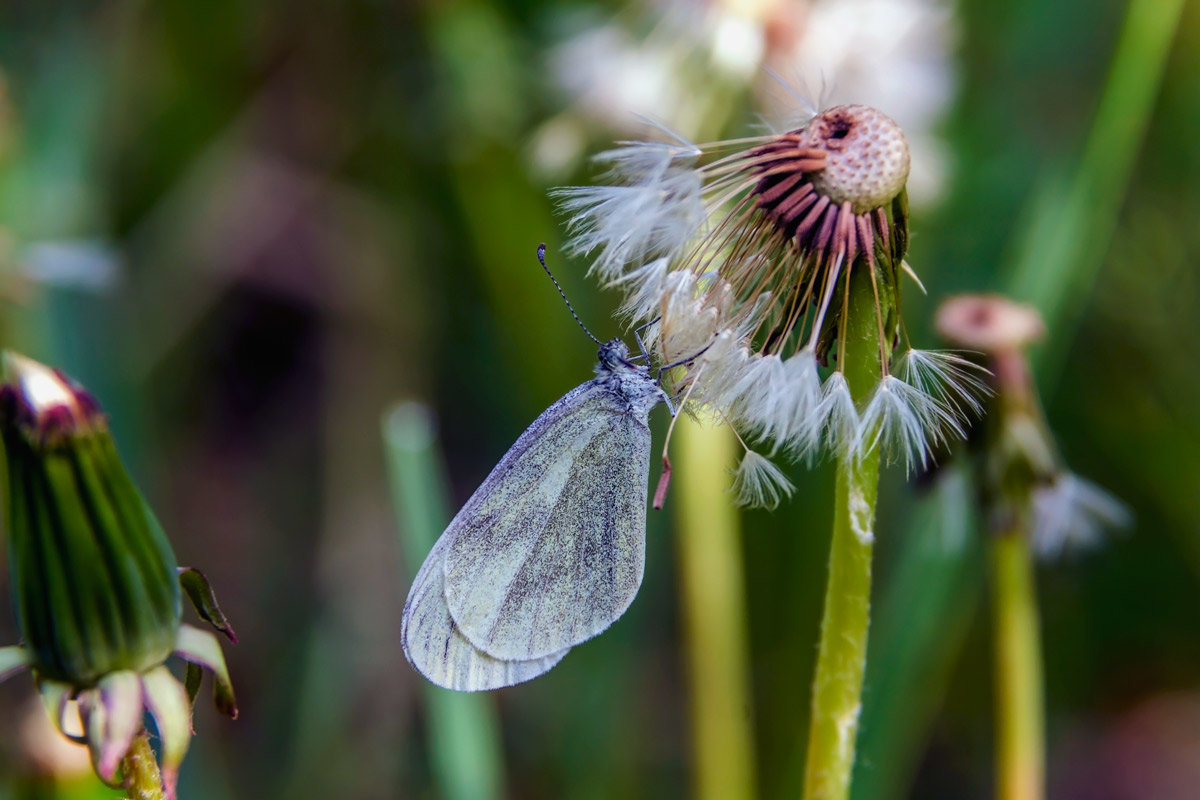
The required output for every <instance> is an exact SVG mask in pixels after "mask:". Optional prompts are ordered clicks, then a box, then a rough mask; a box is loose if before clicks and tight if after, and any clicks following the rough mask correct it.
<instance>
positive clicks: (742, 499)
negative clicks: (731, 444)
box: [733, 450, 795, 510]
mask: <svg viewBox="0 0 1200 800" xmlns="http://www.w3.org/2000/svg"><path fill="white" fill-rule="evenodd" d="M793 491H795V487H794V486H792V483H791V481H789V480H788V479H787V476H786V475H784V474H783V470H781V469H779V467H777V466H775V465H774V464H773V463H771V461H770V460H769V459H768V458H766V457H765V456H763V455H761V454H759V453H756V452H754V451H753V450H747V451H746V454H745V456H743V457H742V460H741V463H739V464H738V467H737V469H736V470H734V472H733V492H734V495H735V496H736V502H737V504H738V505H740V506H746V507H748V508H765V509H767V510H773V509H775V508H777V507H778V506H779V503H780V501H781V500H783V498H785V497H791V496H792V492H793Z"/></svg>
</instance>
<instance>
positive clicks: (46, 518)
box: [0, 353, 236, 797]
mask: <svg viewBox="0 0 1200 800" xmlns="http://www.w3.org/2000/svg"><path fill="white" fill-rule="evenodd" d="M4 371H5V377H6V382H5V384H4V385H3V386H0V438H2V439H3V444H4V453H5V459H6V465H7V469H6V483H5V484H4V486H3V489H4V495H5V496H4V501H5V502H4V506H5V512H4V513H5V528H6V532H7V535H8V539H9V553H10V568H11V570H12V586H13V594H14V597H15V600H16V609H17V619H18V624H19V627H20V630H21V634H22V636H23V638H24V641H25V644H24V646H22V647H6V648H0V679H3V678H5V677H7V676H8V675H10V674H12V673H13V672H15V671H17V670H19V669H21V668H28V669H30V670H31V671H32V672H33V673H34V676H35V677H36V679H37V681H38V686H39V689H40V690H41V692H42V696H43V700H44V701H45V704H46V707H47V709H48V710H49V711H50V712H51V718H52V721H53V722H54V723H55V725H56V726H58V727H59V729H60V730H62V715H63V713H64V712H65V710H66V707H67V702H68V701H69V700H71V699H75V700H77V701H78V706H79V711H80V716H81V718H82V720H83V725H84V740H85V741H86V743H87V745H88V749H89V751H90V752H91V756H92V763H93V765H94V767H95V769H96V773H97V774H98V775H99V776H100V778H101V779H103V780H104V781H106V782H108V783H110V784H113V785H119V784H120V779H121V771H120V768H121V763H122V761H123V759H124V758H125V757H126V755H127V753H128V752H129V750H130V747H131V744H132V742H133V741H134V738H135V737H136V736H137V735H138V733H139V732H140V731H141V730H142V718H143V715H144V714H145V713H146V712H147V711H149V712H150V713H151V714H152V715H153V716H154V717H155V719H156V721H157V723H158V730H159V735H160V737H161V739H162V757H163V765H162V775H163V780H164V785H165V788H166V790H167V794H168V796H169V797H170V796H173V794H174V781H175V775H176V772H177V770H178V766H179V763H180V762H181V761H182V759H183V755H184V753H185V752H186V749H187V744H188V741H189V737H190V726H191V708H190V701H189V696H188V692H187V690H185V688H184V686H183V685H182V684H181V683H180V682H179V681H177V680H176V679H175V678H174V677H173V676H172V675H171V673H170V672H169V671H168V670H167V668H166V667H165V666H164V662H165V661H166V660H167V658H168V657H169V656H170V655H171V654H172V653H173V652H176V653H179V654H180V655H182V656H183V657H184V658H185V659H187V660H188V661H189V662H191V664H194V665H202V666H205V667H208V668H209V669H211V670H212V671H213V673H214V675H215V676H216V686H217V699H218V707H221V708H222V709H223V710H225V711H227V712H229V713H231V714H236V706H235V705H234V702H233V692H232V689H231V688H230V686H229V678H228V674H227V672H226V669H225V662H224V657H223V656H222V655H221V651H220V647H219V645H218V644H217V641H216V638H215V637H213V636H212V634H211V633H206V632H204V631H200V630H197V629H195V628H191V627H189V626H187V625H182V624H181V599H182V595H183V591H182V588H181V585H180V577H179V575H180V570H179V568H178V566H177V565H176V562H175V556H174V554H173V553H172V551H171V546H170V544H169V543H168V541H167V538H166V535H165V534H164V533H163V530H162V528H161V527H160V526H159V524H158V521H157V520H156V519H155V517H154V514H153V513H152V512H151V511H150V508H149V506H148V505H147V503H146V501H145V499H144V498H143V497H142V495H141V493H140V492H139V491H138V490H137V487H135V486H134V484H133V482H132V481H131V480H130V478H129V475H128V474H127V473H126V472H125V468H124V467H123V466H122V464H121V460H120V458H119V457H118V455H117V451H116V447H115V445H114V444H113V440H112V436H111V434H110V433H109V430H108V424H107V422H106V420H105V417H104V415H103V414H102V413H101V411H100V408H99V406H98V405H97V403H96V401H95V400H94V399H93V398H92V397H91V395H89V394H88V393H87V392H86V391H84V390H83V389H82V388H80V387H79V386H77V385H76V384H74V383H73V382H72V381H71V380H70V379H68V378H67V377H66V376H65V375H63V374H62V373H61V372H59V371H57V370H53V369H50V368H49V367H46V366H44V365H42V364H39V363H37V362H36V361H32V360H30V359H28V358H25V357H23V356H19V355H16V354H14V353H6V354H5V355H4ZM185 582H186V585H187V586H188V595H189V597H192V598H194V599H195V598H200V600H201V601H202V602H200V607H201V616H202V617H204V618H205V619H207V620H209V621H213V622H214V623H215V624H218V627H219V626H220V624H223V625H225V627H226V628H227V627H228V626H227V623H225V621H224V617H223V616H222V615H221V614H220V612H219V610H218V609H217V606H216V602H215V600H213V599H212V596H211V591H210V590H209V589H208V586H207V583H206V582H205V581H204V580H203V576H200V575H199V573H196V572H194V571H193V570H188V571H186V581H185ZM227 632H228V633H229V634H230V636H231V637H232V632H231V631H227ZM195 678H196V675H195V674H194V673H193V668H192V667H191V665H189V681H191V682H194V680H195Z"/></svg>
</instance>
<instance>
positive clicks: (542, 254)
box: [537, 244, 604, 345]
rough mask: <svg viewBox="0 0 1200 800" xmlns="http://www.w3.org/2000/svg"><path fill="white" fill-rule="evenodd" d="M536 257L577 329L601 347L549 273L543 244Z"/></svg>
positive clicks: (539, 247)
mask: <svg viewBox="0 0 1200 800" xmlns="http://www.w3.org/2000/svg"><path fill="white" fill-rule="evenodd" d="M537 256H538V262H539V263H540V264H541V265H542V269H544V270H546V274H547V275H549V276H550V280H551V281H552V282H553V283H554V288H555V289H558V293H559V295H561V296H562V299H563V302H564V303H566V304H567V310H568V311H570V312H571V316H572V317H574V318H575V321H576V322H578V323H579V327H581V328H583V332H584V333H586V334H587V335H588V338H589V339H591V340H592V341H593V342H595V343H596V344H599V345H603V344H604V342H602V341H600V340H599V339H597V338H596V337H595V336H593V335H592V332H591V331H589V330H588V327H587V325H584V324H583V320H581V319H580V318H579V315H578V314H576V313H575V307H574V306H573V305H571V301H570V300H568V299H567V293H566V292H564V291H563V288H562V287H561V286H559V285H558V280H557V279H556V278H555V277H554V273H553V272H551V271H550V268H549V267H547V266H546V245H545V244H539V245H538V249H537Z"/></svg>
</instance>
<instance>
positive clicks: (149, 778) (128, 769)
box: [121, 730, 166, 800]
mask: <svg viewBox="0 0 1200 800" xmlns="http://www.w3.org/2000/svg"><path fill="white" fill-rule="evenodd" d="M121 774H122V775H123V776H124V783H125V788H126V789H127V790H128V791H129V798H130V800H165V798H166V793H165V792H164V791H163V785H162V774H161V773H160V772H159V769H158V761H156V760H155V758H154V750H152V749H151V748H150V737H149V736H148V735H147V734H146V731H145V730H143V731H142V732H141V733H139V734H138V735H137V736H135V737H134V739H133V744H132V745H130V747H129V752H128V753H126V754H125V758H124V759H122V760H121Z"/></svg>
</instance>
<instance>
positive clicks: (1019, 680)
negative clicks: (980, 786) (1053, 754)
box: [992, 523, 1045, 800]
mask: <svg viewBox="0 0 1200 800" xmlns="http://www.w3.org/2000/svg"><path fill="white" fill-rule="evenodd" d="M1022 528H1023V526H1022V525H1021V524H1020V523H1018V524H1016V525H1014V526H1012V528H1011V529H1009V530H1005V531H1001V532H999V533H998V535H996V536H995V537H994V540H993V543H992V605H993V609H992V611H993V614H994V624H995V637H996V665H995V670H996V674H995V685H996V797H997V800H1041V797H1042V796H1043V785H1044V777H1043V776H1044V770H1045V756H1044V746H1045V723H1044V720H1043V713H1042V666H1041V660H1042V653H1041V644H1040V642H1039V638H1038V612H1037V600H1036V597H1035V593H1036V592H1035V584H1034V577H1033V558H1032V556H1031V554H1030V550H1029V536H1028V531H1026V530H1023V529H1022Z"/></svg>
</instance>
